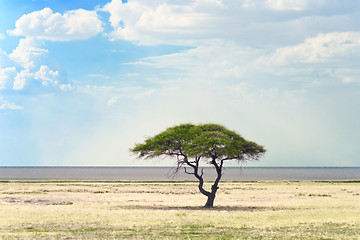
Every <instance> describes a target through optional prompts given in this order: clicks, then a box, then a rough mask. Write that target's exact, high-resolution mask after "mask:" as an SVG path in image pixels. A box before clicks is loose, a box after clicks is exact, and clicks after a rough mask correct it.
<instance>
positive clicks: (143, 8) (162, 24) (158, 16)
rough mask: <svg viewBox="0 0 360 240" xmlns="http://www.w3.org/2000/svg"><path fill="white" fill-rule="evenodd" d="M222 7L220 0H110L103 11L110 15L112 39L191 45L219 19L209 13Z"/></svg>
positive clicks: (223, 6) (141, 42)
mask: <svg viewBox="0 0 360 240" xmlns="http://www.w3.org/2000/svg"><path fill="white" fill-rule="evenodd" d="M224 8H225V5H224V3H223V2H222V1H220V0H196V1H192V2H190V3H189V4H186V3H181V2H177V3H175V4H174V3H173V2H171V1H163V2H154V1H142V0H137V1H129V2H127V3H125V4H123V3H122V1H121V0H113V1H111V2H110V3H108V4H106V6H105V7H104V8H103V11H107V12H109V13H110V15H111V16H110V23H111V25H112V27H113V28H114V31H113V32H112V34H111V36H112V38H114V39H125V40H130V41H134V42H136V43H139V44H158V43H169V42H178V43H180V42H181V41H182V43H183V44H184V43H185V44H191V42H192V41H194V39H196V38H202V36H203V35H204V33H205V32H208V30H209V29H210V28H211V25H212V24H215V23H216V21H218V20H220V19H217V17H216V16H215V15H213V14H212V13H213V12H214V11H218V10H221V9H224ZM190 36H191V37H190ZM177 39H178V40H177ZM184 41H188V42H187V43H186V42H184Z"/></svg>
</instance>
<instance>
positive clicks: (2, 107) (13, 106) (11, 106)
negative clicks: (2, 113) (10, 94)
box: [0, 101, 24, 110]
mask: <svg viewBox="0 0 360 240" xmlns="http://www.w3.org/2000/svg"><path fill="white" fill-rule="evenodd" d="M5 109H10V110H23V109H24V108H23V107H22V106H19V105H16V104H15V103H12V102H8V101H5V102H3V103H1V104H0V110H5Z"/></svg>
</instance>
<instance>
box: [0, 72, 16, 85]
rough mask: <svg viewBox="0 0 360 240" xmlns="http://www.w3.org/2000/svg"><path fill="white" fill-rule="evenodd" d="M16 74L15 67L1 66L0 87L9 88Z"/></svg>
mask: <svg viewBox="0 0 360 240" xmlns="http://www.w3.org/2000/svg"><path fill="white" fill-rule="evenodd" d="M15 75H16V68H15V67H6V68H0V89H8V88H9V87H10V83H11V82H12V79H13V78H14V77H15Z"/></svg>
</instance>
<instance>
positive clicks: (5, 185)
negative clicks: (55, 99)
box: [0, 181, 360, 239]
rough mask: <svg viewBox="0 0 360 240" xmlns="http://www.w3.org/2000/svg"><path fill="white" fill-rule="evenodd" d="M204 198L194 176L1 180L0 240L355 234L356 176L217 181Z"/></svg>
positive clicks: (358, 224)
mask: <svg viewBox="0 0 360 240" xmlns="http://www.w3.org/2000/svg"><path fill="white" fill-rule="evenodd" d="M209 186H210V185H209V184H208V186H207V187H209ZM205 200H206V199H205V197H204V196H203V195H201V194H200V193H198V190H197V183H196V182H66V181H59V182H0V239H360V204H359V203H360V183H359V182H355V181H354V182H223V183H220V189H219V191H218V194H217V198H216V200H215V205H216V206H215V208H214V209H203V208H202V207H201V206H202V205H203V204H204V203H205Z"/></svg>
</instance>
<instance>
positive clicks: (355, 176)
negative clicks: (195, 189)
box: [0, 167, 360, 181]
mask: <svg viewBox="0 0 360 240" xmlns="http://www.w3.org/2000/svg"><path fill="white" fill-rule="evenodd" d="M172 170H174V169H173V168H171V167H0V180H26V181H30V180H130V181H169V180H171V181H183V180H190V181H192V180H196V179H195V177H194V176H193V175H188V174H185V173H184V171H183V170H181V171H180V173H179V174H177V175H176V176H175V177H174V178H172V177H171V176H170V175H171V172H172ZM215 177H216V176H215V170H214V169H213V168H204V178H205V180H213V179H215ZM359 179H360V167H356V168H351V167H349V168H347V167H346V168H332V167H331V168H328V167H311V168H307V167H295V168H293V167H282V168H277V167H242V168H239V167H230V168H225V170H224V175H223V177H222V181H260V180H265V181H266V180H289V181H302V180H309V181H311V180H314V181H326V180H330V181H331V180H359Z"/></svg>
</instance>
